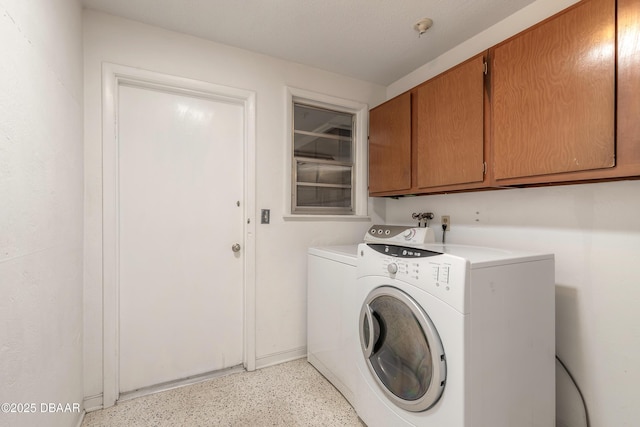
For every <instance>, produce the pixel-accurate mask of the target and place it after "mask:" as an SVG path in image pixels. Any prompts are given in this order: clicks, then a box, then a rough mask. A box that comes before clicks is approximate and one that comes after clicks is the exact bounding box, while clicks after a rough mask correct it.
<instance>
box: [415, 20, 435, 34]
mask: <svg viewBox="0 0 640 427" xmlns="http://www.w3.org/2000/svg"><path fill="white" fill-rule="evenodd" d="M432 25H433V20H432V19H429V18H422V19H421V20H419V21H418V22H416V23H415V25H414V26H413V29H414V30H416V31H417V32H418V37H420V36H421V35H423V34H424V33H425V32H426V31H427V30H428V29H429V28H431V26H432Z"/></svg>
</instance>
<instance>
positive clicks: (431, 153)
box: [415, 55, 484, 189]
mask: <svg viewBox="0 0 640 427" xmlns="http://www.w3.org/2000/svg"><path fill="white" fill-rule="evenodd" d="M416 96H417V103H416V104H417V108H416V109H417V114H416V118H417V125H416V126H417V136H416V157H417V161H416V163H415V168H416V177H417V178H416V179H417V186H418V188H421V189H422V188H431V187H442V186H450V185H455V184H468V183H475V182H482V181H483V179H484V57H483V55H479V56H476V57H474V58H472V59H470V60H469V61H467V62H464V63H463V64H461V65H459V66H457V67H455V68H453V69H451V70H449V71H447V72H446V73H443V74H441V75H439V76H437V77H435V78H433V79H431V80H429V81H428V82H426V83H425V84H423V85H422V86H420V87H419V88H418V90H417V95H416Z"/></svg>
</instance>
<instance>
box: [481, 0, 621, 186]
mask: <svg viewBox="0 0 640 427" xmlns="http://www.w3.org/2000/svg"><path fill="white" fill-rule="evenodd" d="M492 57H493V60H492V64H491V67H490V70H489V71H490V74H491V76H490V79H491V97H490V102H491V109H492V112H491V123H492V146H493V150H494V165H493V166H494V177H495V179H496V180H497V181H499V180H501V179H503V180H508V179H512V178H518V179H514V180H511V181H508V182H507V183H528V182H548V181H549V177H548V175H549V174H558V173H563V172H573V171H584V170H593V169H599V168H609V167H612V166H614V163H615V162H614V155H615V141H614V135H615V113H614V111H615V105H614V102H615V1H614V0H583V1H582V2H580V3H578V4H577V5H576V6H574V7H571V8H569V9H567V11H566V12H564V13H561V14H559V15H557V16H555V17H553V18H551V19H550V20H547V21H545V22H543V23H542V24H540V25H538V26H536V27H533V28H532V29H531V30H528V31H526V32H524V33H522V34H520V35H518V36H516V37H514V38H512V39H510V40H508V41H506V42H504V43H502V44H500V45H498V46H497V47H495V48H494V49H493V50H492ZM545 175H547V176H545ZM535 176H538V178H535V179H522V178H523V177H535ZM551 180H556V181H557V180H558V179H551Z"/></svg>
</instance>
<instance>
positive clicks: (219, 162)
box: [116, 85, 244, 392]
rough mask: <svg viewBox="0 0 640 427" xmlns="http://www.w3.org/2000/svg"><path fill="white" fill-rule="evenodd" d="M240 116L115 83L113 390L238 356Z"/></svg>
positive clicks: (236, 108)
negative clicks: (115, 364)
mask: <svg viewBox="0 0 640 427" xmlns="http://www.w3.org/2000/svg"><path fill="white" fill-rule="evenodd" d="M243 114H244V110H243V107H242V105H239V104H235V103H228V102H224V101H222V100H216V99H210V98H204V97H192V96H188V95H186V94H181V93H177V92H164V91H160V90H154V89H150V88H145V87H138V86H127V85H120V86H119V88H118V110H117V116H118V157H117V167H118V169H117V178H118V188H117V204H118V207H117V213H116V214H117V216H118V224H119V227H118V228H119V229H118V230H117V235H118V243H119V250H118V265H119V268H118V273H117V274H118V283H119V314H118V317H119V319H118V320H119V391H120V392H127V391H132V390H136V389H139V388H142V387H147V386H152V385H156V384H160V383H164V382H167V381H173V380H178V379H182V378H186V377H189V376H192V375H198V374H202V373H206V372H209V371H215V370H218V369H222V368H225V367H230V366H235V365H239V364H241V363H242V361H243V354H242V349H243V335H242V334H243V281H242V272H243V267H242V262H243V260H242V258H243V251H242V250H240V251H239V252H233V251H232V246H233V245H234V244H236V243H240V244H242V243H243V242H242V236H243V223H242V222H243V220H242V218H243V214H242V212H243V208H242V207H241V203H242V195H243V176H244V175H243V138H244V135H243V132H244V127H243Z"/></svg>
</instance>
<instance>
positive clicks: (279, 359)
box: [256, 346, 307, 369]
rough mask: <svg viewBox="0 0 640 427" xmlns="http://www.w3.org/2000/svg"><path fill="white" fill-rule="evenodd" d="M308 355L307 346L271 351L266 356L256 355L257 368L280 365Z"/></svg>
mask: <svg viewBox="0 0 640 427" xmlns="http://www.w3.org/2000/svg"><path fill="white" fill-rule="evenodd" d="M303 357H307V347H306V346H304V347H298V348H295V349H293V350H287V351H281V352H278V353H271V354H267V355H265V356H258V357H256V369H260V368H266V367H267V366H273V365H279V364H280V363H284V362H290V361H292V360H296V359H300V358H303Z"/></svg>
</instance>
